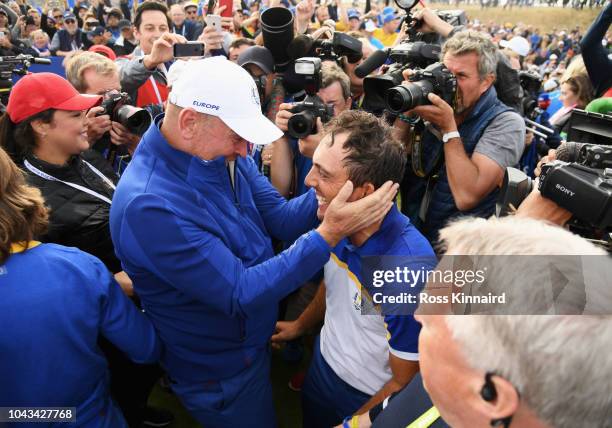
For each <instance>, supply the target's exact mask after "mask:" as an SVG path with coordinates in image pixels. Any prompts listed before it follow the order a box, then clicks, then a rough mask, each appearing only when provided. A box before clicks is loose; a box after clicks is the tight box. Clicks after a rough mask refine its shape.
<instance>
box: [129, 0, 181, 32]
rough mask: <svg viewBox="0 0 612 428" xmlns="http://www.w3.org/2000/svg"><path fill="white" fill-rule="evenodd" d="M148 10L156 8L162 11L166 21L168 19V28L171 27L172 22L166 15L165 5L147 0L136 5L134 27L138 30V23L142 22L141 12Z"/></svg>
mask: <svg viewBox="0 0 612 428" xmlns="http://www.w3.org/2000/svg"><path fill="white" fill-rule="evenodd" d="M148 10H157V11H159V12H161V13H163V14H164V16H165V17H166V21H168V28H170V27H172V22H171V21H170V17H169V16H168V8H167V7H166V5H163V4H161V3H157V2H154V1H148V2H145V3H142V4H141V5H140V6H138V9H136V15H134V27H136V29H137V30H138V31H140V24H142V14H143V13H144V12H146V11H148Z"/></svg>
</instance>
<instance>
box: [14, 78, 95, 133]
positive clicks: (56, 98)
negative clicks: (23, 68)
mask: <svg viewBox="0 0 612 428" xmlns="http://www.w3.org/2000/svg"><path fill="white" fill-rule="evenodd" d="M101 101H102V97H101V96H100V95H84V94H79V93H78V92H77V90H76V89H74V86H72V85H71V84H70V83H69V82H68V81H67V80H66V79H64V78H62V77H60V76H58V75H57V74H54V73H34V74H28V75H27V76H24V77H23V78H21V79H20V80H19V82H17V83H16V84H15V86H13V89H12V90H11V95H10V96H9V102H8V105H7V106H6V112H7V113H8V115H9V117H10V118H11V122H13V123H20V122H22V121H24V120H25V119H27V118H29V117H32V116H34V115H35V114H38V113H41V112H43V111H45V110H49V109H55V110H68V111H82V110H89V109H90V108H92V107H94V106H96V105H98V104H100V102H101Z"/></svg>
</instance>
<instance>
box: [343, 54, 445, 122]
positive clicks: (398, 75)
mask: <svg viewBox="0 0 612 428" xmlns="http://www.w3.org/2000/svg"><path fill="white" fill-rule="evenodd" d="M381 52H382V51H381ZM374 55H376V54H374ZM374 55H372V60H370V61H368V60H366V61H364V63H363V64H361V65H360V66H359V67H357V69H356V70H355V74H356V75H357V76H358V77H363V76H367V75H368V74H370V73H371V72H372V71H373V70H375V69H376V68H378V67H380V66H381V65H382V64H384V63H385V62H386V60H387V58H390V59H391V60H392V61H393V62H394V63H393V64H392V65H391V66H390V67H389V68H388V69H387V71H386V72H385V74H382V75H380V76H368V77H366V78H365V79H363V90H364V93H365V97H364V99H363V109H364V110H366V111H368V112H371V113H374V114H382V113H383V111H384V110H385V108H386V107H387V103H386V94H387V91H388V90H389V89H391V88H393V87H394V86H397V85H399V84H401V83H402V81H403V80H404V78H403V76H402V73H403V71H404V70H406V69H409V68H425V67H427V66H429V65H430V64H433V63H435V62H436V61H438V59H439V57H440V45H435V44H429V43H425V42H406V43H400V44H399V45H397V46H396V47H394V48H393V49H390V50H389V51H388V52H387V55H384V54H378V55H377V56H381V58H380V59H379V60H378V61H376V62H374V63H372V62H371V61H373V60H374V59H376V57H375V56H374Z"/></svg>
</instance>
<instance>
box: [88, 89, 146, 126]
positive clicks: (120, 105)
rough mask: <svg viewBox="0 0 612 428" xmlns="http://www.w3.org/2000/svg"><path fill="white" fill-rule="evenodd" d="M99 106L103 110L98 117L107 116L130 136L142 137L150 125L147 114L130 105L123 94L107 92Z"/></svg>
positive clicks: (127, 97)
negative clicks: (124, 128) (122, 127)
mask: <svg viewBox="0 0 612 428" xmlns="http://www.w3.org/2000/svg"><path fill="white" fill-rule="evenodd" d="M100 106H101V107H103V108H104V111H103V112H101V113H100V114H99V116H101V115H104V114H107V115H109V116H110V118H111V120H112V121H113V122H119V123H120V124H122V125H123V126H125V127H126V128H127V129H128V131H130V132H131V133H132V134H136V135H138V136H142V135H143V134H144V133H145V132H146V130H147V129H149V125H151V115H150V114H149V112H148V111H147V110H145V109H143V108H140V107H134V106H133V105H131V99H130V96H129V95H128V94H126V93H125V92H119V91H109V92H107V93H106V94H104V100H103V101H102V104H101V105H100Z"/></svg>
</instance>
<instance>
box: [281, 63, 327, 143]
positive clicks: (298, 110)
mask: <svg viewBox="0 0 612 428" xmlns="http://www.w3.org/2000/svg"><path fill="white" fill-rule="evenodd" d="M295 73H296V74H299V75H301V76H304V79H305V82H306V86H305V90H306V98H304V101H301V102H299V103H296V104H294V106H293V108H292V109H291V113H293V116H291V117H290V118H289V122H288V123H287V133H288V134H289V135H290V136H292V137H293V138H305V137H307V136H308V135H311V134H316V133H317V118H318V117H320V118H321V121H322V122H323V123H325V122H328V121H329V120H330V119H331V118H332V117H333V116H334V107H333V105H331V104H330V105H328V104H325V103H324V102H323V100H322V99H321V98H319V96H318V95H317V92H318V91H319V89H320V88H321V59H320V58H313V57H310V58H300V59H298V60H296V62H295Z"/></svg>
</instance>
